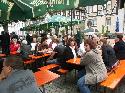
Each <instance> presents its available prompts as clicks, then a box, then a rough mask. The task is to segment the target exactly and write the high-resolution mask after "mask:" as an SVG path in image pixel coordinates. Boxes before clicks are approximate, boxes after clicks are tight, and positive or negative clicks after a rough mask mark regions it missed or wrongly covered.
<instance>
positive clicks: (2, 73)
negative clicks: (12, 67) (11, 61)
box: [0, 70, 5, 81]
mask: <svg viewBox="0 0 125 93" xmlns="http://www.w3.org/2000/svg"><path fill="white" fill-rule="evenodd" d="M3 79H5V75H4V72H3V70H2V71H1V74H0V81H2V80H3Z"/></svg>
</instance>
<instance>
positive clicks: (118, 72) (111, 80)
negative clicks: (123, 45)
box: [100, 60, 125, 89]
mask: <svg viewBox="0 0 125 93" xmlns="http://www.w3.org/2000/svg"><path fill="white" fill-rule="evenodd" d="M124 76H125V60H121V61H120V63H119V64H118V66H117V67H116V68H115V69H114V71H112V73H110V74H109V75H108V78H107V79H106V80H105V81H103V82H101V83H100V85H101V86H104V87H107V88H110V89H114V88H115V87H116V86H117V85H118V83H119V82H120V81H121V80H122V78H123V77H124Z"/></svg>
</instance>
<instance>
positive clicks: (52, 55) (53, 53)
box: [47, 51, 56, 61]
mask: <svg viewBox="0 0 125 93" xmlns="http://www.w3.org/2000/svg"><path fill="white" fill-rule="evenodd" d="M55 54H56V52H54V51H53V52H52V54H51V56H50V57H49V58H48V59H47V61H48V60H51V59H53V57H54V55H55Z"/></svg>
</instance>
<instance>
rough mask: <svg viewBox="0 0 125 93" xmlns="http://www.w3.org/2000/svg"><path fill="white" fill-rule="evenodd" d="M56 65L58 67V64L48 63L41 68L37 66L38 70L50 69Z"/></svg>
mask: <svg viewBox="0 0 125 93" xmlns="http://www.w3.org/2000/svg"><path fill="white" fill-rule="evenodd" d="M56 67H59V65H57V64H50V65H47V66H43V67H41V68H39V69H40V70H50V69H53V68H56Z"/></svg>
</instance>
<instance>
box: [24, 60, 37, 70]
mask: <svg viewBox="0 0 125 93" xmlns="http://www.w3.org/2000/svg"><path fill="white" fill-rule="evenodd" d="M33 62H35V60H26V61H24V68H25V69H30V68H32V63H33Z"/></svg>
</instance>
